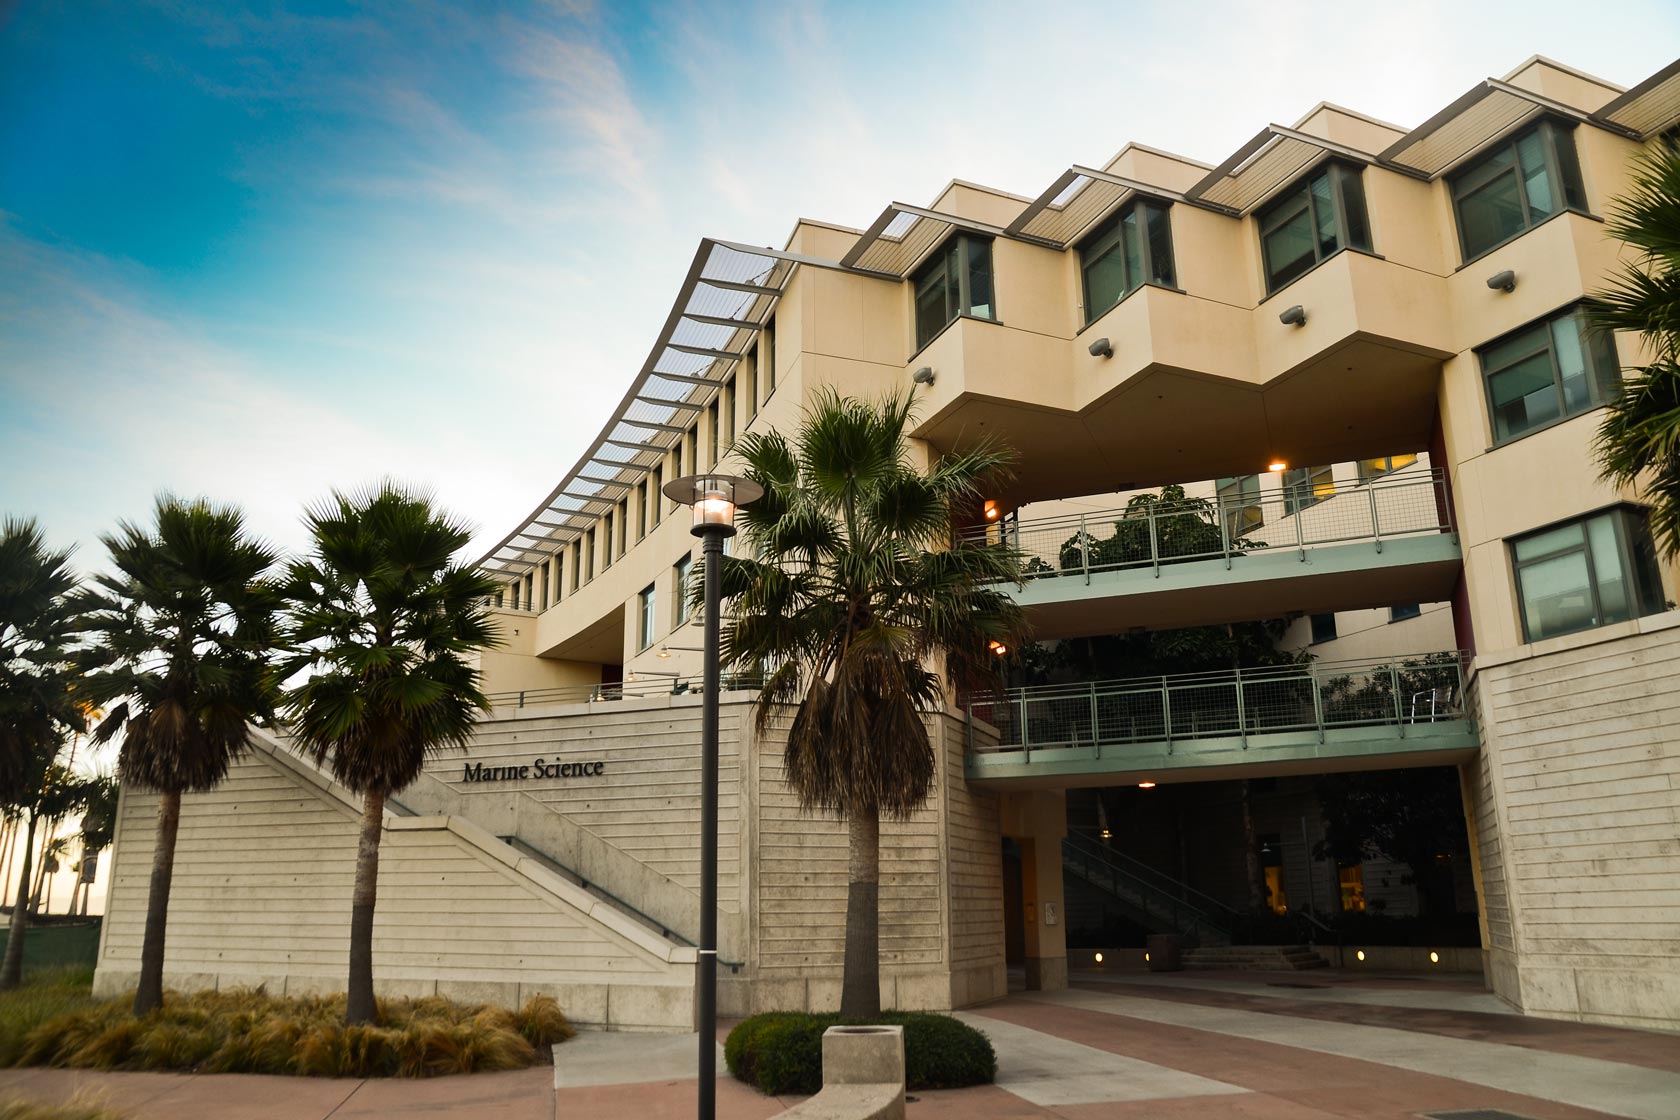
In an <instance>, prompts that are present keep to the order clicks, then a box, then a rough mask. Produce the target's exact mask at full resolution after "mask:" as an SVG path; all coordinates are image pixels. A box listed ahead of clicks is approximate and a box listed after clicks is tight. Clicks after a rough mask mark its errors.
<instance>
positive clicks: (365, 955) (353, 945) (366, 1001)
mask: <svg viewBox="0 0 1680 1120" xmlns="http://www.w3.org/2000/svg"><path fill="white" fill-rule="evenodd" d="M384 826H385V795H384V794H383V793H379V792H369V793H368V794H367V796H366V797H364V798H363V799H362V835H361V838H360V839H359V840H358V841H357V842H356V886H355V888H354V891H353V893H352V894H351V896H350V1000H349V1007H348V1009H347V1011H346V1012H345V1016H344V1021H345V1022H346V1023H348V1024H350V1025H352V1026H354V1025H355V1024H357V1023H371V1022H373V1021H374V1020H375V1018H376V1016H377V1013H378V1005H377V1004H376V1003H375V1002H374V999H373V904H374V902H375V900H376V899H377V897H378V894H379V836H380V830H381V829H382V828H384Z"/></svg>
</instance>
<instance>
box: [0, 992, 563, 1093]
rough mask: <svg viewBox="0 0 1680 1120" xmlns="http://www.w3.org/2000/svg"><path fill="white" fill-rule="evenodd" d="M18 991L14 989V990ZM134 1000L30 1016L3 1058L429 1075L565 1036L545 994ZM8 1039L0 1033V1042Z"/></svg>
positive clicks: (540, 1049)
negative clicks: (147, 1010)
mask: <svg viewBox="0 0 1680 1120" xmlns="http://www.w3.org/2000/svg"><path fill="white" fill-rule="evenodd" d="M14 994H15V993H14ZM131 1002H132V1001H131V999H130V998H129V997H124V998H122V999H116V1000H108V1001H105V1002H99V1003H95V1002H93V1001H92V1000H91V999H90V998H87V997H86V996H85V995H84V996H83V997H82V1000H81V1004H80V1006H71V1007H69V1008H68V1009H62V1008H61V1010H63V1013H59V1014H53V1015H51V1016H47V1015H42V1014H37V1015H35V1016H33V1018H32V1021H31V1022H30V1023H29V1024H28V1026H27V1027H25V1028H22V1029H18V1028H16V1027H13V1026H12V1025H11V1024H8V1028H9V1029H12V1030H13V1031H14V1033H15V1034H16V1035H17V1037H18V1038H20V1039H21V1042H19V1043H17V1044H15V1045H14V1046H13V1047H12V1049H11V1050H10V1051H9V1052H7V1057H6V1064H8V1065H12V1064H16V1065H46V1066H64V1067H71V1068H78V1069H124V1070H178V1071H198V1072H205V1073H279V1074H296V1075H300V1076H306V1077H436V1076H440V1075H443V1074H451V1073H474V1072H478V1071H481V1070H502V1069H523V1068H525V1067H527V1066H530V1065H532V1064H534V1063H535V1062H537V1061H538V1060H539V1058H540V1057H542V1056H544V1055H545V1054H546V1048H547V1047H549V1046H551V1045H553V1044H554V1043H556V1042H561V1041H564V1040H565V1039H568V1038H570V1037H572V1034H573V1031H572V1027H571V1024H570V1023H568V1022H566V1017H565V1016H564V1015H563V1014H561V1012H560V1007H559V1005H558V1004H556V1003H555V1002H554V1000H553V998H552V997H549V996H536V997H533V998H532V999H531V1000H529V1001H527V1003H526V1004H525V1006H524V1007H523V1008H521V1009H520V1010H518V1011H507V1010H504V1009H502V1008H498V1007H485V1006H479V1005H463V1004H457V1003H451V1002H450V1001H449V1000H446V999H440V998H437V997H427V998H423V999H400V1000H380V1001H379V1014H378V1022H377V1023H373V1024H367V1025H362V1026H354V1027H347V1026H345V1025H344V1008H345V1003H344V997H343V996H342V995H338V996H292V997H278V996H271V995H269V994H268V993H266V992H265V991H263V990H262V989H261V988H255V989H236V990H233V991H226V992H197V993H194V994H192V995H181V994H178V993H175V992H169V993H167V994H166V995H165V997H164V1003H163V1006H162V1007H161V1008H159V1009H158V1010H156V1011H154V1012H152V1013H151V1014H150V1015H147V1016H146V1017H145V1018H143V1019H135V1018H134V1017H133V1016H132V1015H131V1014H130V1011H129V1008H130V1006H131ZM4 1041H5V1036H3V1035H0V1042H4Z"/></svg>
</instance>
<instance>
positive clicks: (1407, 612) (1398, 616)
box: [1388, 603, 1423, 622]
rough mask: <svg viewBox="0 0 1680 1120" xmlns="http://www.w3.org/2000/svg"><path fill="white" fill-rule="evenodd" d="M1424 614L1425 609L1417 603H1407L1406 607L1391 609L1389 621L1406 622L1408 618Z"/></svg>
mask: <svg viewBox="0 0 1680 1120" xmlns="http://www.w3.org/2000/svg"><path fill="white" fill-rule="evenodd" d="M1422 613H1423V608H1422V607H1421V606H1419V605H1418V604H1417V603H1407V604H1406V605H1405V606H1400V607H1389V608H1388V620H1389V621H1390V622H1404V621H1406V620H1407V619H1408V618H1416V617H1418V616H1419V615H1420V614H1422Z"/></svg>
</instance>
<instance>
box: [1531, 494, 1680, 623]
mask: <svg viewBox="0 0 1680 1120" xmlns="http://www.w3.org/2000/svg"><path fill="white" fill-rule="evenodd" d="M1511 563H1512V566H1513V567H1514V568H1515V570H1516V577H1517V601H1518V603H1519V604H1520V609H1521V610H1522V624H1523V636H1524V640H1525V641H1530V642H1537V641H1539V640H1540V639H1542V638H1550V637H1553V636H1555V635H1558V634H1570V633H1574V632H1575V631H1577V630H1590V629H1592V628H1593V627H1595V626H1607V625H1609V624H1610V623H1612V622H1624V621H1626V620H1627V619H1630V618H1635V617H1638V616H1640V615H1647V614H1655V613H1656V612H1657V611H1660V610H1662V609H1663V594H1662V579H1661V577H1660V576H1659V575H1658V573H1657V556H1656V549H1655V548H1653V547H1652V544H1651V529H1650V525H1649V523H1648V522H1647V521H1646V517H1645V513H1644V511H1643V510H1638V509H1635V508H1632V507H1629V506H1618V507H1616V508H1615V509H1611V510H1609V511H1607V512H1605V513H1600V514H1597V515H1595V516H1592V517H1586V518H1582V519H1581V520H1579V521H1572V522H1570V523H1568V524H1565V525H1559V526H1556V527H1554V528H1551V529H1542V530H1541V531H1539V532H1537V533H1530V534H1529V535H1528V536H1525V537H1520V538H1518V539H1517V540H1514V541H1512V542H1511Z"/></svg>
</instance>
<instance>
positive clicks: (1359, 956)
mask: <svg viewBox="0 0 1680 1120" xmlns="http://www.w3.org/2000/svg"><path fill="white" fill-rule="evenodd" d="M1354 956H1356V957H1358V958H1359V959H1360V960H1364V959H1365V950H1363V949H1361V950H1359V952H1357V953H1355V954H1354Z"/></svg>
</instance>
